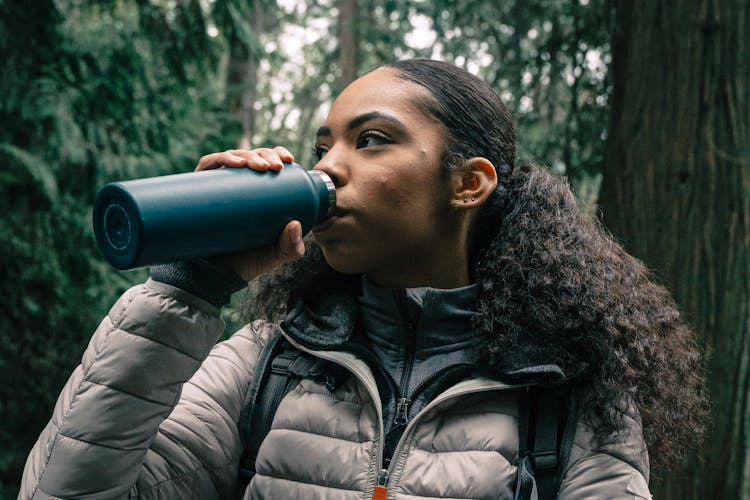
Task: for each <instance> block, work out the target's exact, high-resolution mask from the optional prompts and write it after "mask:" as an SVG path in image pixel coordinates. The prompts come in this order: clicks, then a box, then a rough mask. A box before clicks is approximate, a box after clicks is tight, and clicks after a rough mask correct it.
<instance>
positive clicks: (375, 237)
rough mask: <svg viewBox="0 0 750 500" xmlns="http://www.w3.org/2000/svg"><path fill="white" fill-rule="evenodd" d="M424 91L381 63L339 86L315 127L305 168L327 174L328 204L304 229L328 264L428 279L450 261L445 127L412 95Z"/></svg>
mask: <svg viewBox="0 0 750 500" xmlns="http://www.w3.org/2000/svg"><path fill="white" fill-rule="evenodd" d="M428 95H429V93H428V91H427V90H426V89H425V88H423V87H421V86H419V85H417V84H415V83H412V82H409V81H406V80H403V79H401V78H399V77H398V76H397V75H396V73H395V71H394V70H392V69H388V68H381V69H378V70H375V71H373V72H371V73H369V74H367V75H365V76H363V77H362V78H360V79H358V80H356V81H355V82H354V83H352V84H351V85H350V86H349V87H347V88H346V90H344V92H343V93H342V94H341V95H340V96H339V97H338V98H337V99H336V101H335V102H334V104H333V106H332V107H331V111H330V113H329V114H328V117H327V118H326V120H325V123H324V125H323V126H322V127H321V128H320V129H319V130H318V133H317V139H316V152H317V155H318V156H319V158H320V161H319V162H318V164H317V165H316V166H315V168H316V169H318V170H322V171H324V172H326V173H328V174H329V175H330V176H331V177H332V178H333V179H334V182H335V183H336V188H337V189H336V195H337V207H338V211H337V214H336V215H335V216H334V217H332V218H331V219H329V220H327V221H325V222H323V223H322V224H321V225H319V226H318V227H317V228H315V229H314V230H313V234H314V236H315V239H316V241H317V242H318V244H319V245H320V246H321V248H322V250H323V252H324V254H325V257H326V260H327V261H328V263H329V264H330V265H331V266H332V267H333V268H334V269H336V270H338V271H340V272H344V273H366V274H367V275H368V276H369V277H370V278H371V279H373V281H375V282H376V283H378V284H380V285H383V286H426V285H432V286H438V284H436V281H435V277H436V276H439V273H441V272H444V271H445V266H447V265H453V264H454V260H455V254H456V248H457V245H458V244H459V243H458V242H457V238H456V235H457V233H458V231H456V228H455V227H454V226H455V224H454V223H452V221H451V219H453V217H451V213H450V212H451V206H450V203H451V201H450V200H451V190H450V182H449V181H448V176H445V175H443V174H442V171H441V160H442V155H443V145H444V143H445V138H446V130H445V127H444V126H443V125H442V124H441V123H440V122H439V121H438V120H436V119H435V118H433V117H431V116H428V115H427V114H425V113H424V112H423V111H422V110H421V109H420V108H419V107H418V106H417V105H416V98H417V97H422V98H424V97H426V96H428Z"/></svg>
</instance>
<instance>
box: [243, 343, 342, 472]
mask: <svg viewBox="0 0 750 500" xmlns="http://www.w3.org/2000/svg"><path fill="white" fill-rule="evenodd" d="M325 364H326V362H325V361H324V360H321V359H318V358H315V357H313V356H310V355H309V354H307V353H304V352H302V351H300V350H299V349H296V348H294V346H292V345H291V344H290V343H289V342H287V341H286V339H284V337H283V336H281V335H277V336H275V337H273V338H272V339H271V340H269V342H268V343H267V344H266V345H265V346H264V348H263V351H261V354H260V357H259V358H258V362H257V364H256V365H255V372H254V374H253V379H252V381H251V382H250V386H249V388H248V391H247V395H246V396H245V403H244V405H243V407H242V412H241V414H240V420H239V423H238V427H239V431H240V437H241V438H242V439H243V441H244V443H245V448H244V451H243V453H242V456H241V457H240V470H239V476H240V482H241V484H242V486H247V485H248V484H249V483H250V480H251V479H252V478H253V476H254V475H255V460H256V458H257V457H258V450H259V449H260V445H261V443H262V442H263V440H264V439H265V437H266V435H267V434H268V432H269V431H270V430H271V424H272V423H273V417H274V415H275V414H276V409H277V408H278V407H279V404H280V403H281V400H282V399H283V398H284V396H286V395H287V394H288V393H289V392H290V391H291V390H292V389H294V388H295V387H296V386H297V384H298V383H299V381H300V380H301V379H303V378H305V377H308V376H310V377H314V378H318V374H320V373H322V372H323V371H322V370H321V368H322V366H323V365H325ZM326 385H327V386H328V387H329V389H331V390H333V389H332V386H331V385H329V384H328V382H327V383H326Z"/></svg>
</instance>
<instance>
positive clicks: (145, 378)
mask: <svg viewBox="0 0 750 500" xmlns="http://www.w3.org/2000/svg"><path fill="white" fill-rule="evenodd" d="M514 141H515V136H514V129H513V125H512V123H511V121H510V119H509V117H508V115H507V112H506V111H505V108H504V107H503V105H502V104H501V103H500V101H499V100H498V98H497V97H496V95H495V94H494V93H493V92H492V91H491V90H490V89H489V87H488V86H487V85H486V84H484V83H483V82H481V81H480V80H478V79H476V78H475V77H473V76H471V75H469V74H468V73H466V72H464V71H462V70H460V69H458V68H455V67H453V66H451V65H449V64H446V63H441V62H436V61H428V60H412V61H402V62H397V63H394V64H390V65H387V66H384V67H381V68H379V69H377V70H374V71H372V72H370V73H368V74H367V75H365V76H363V77H361V78H360V79H358V80H357V81H355V82H354V83H353V84H351V85H350V86H349V87H348V88H347V89H346V90H345V91H344V92H343V93H342V94H341V95H340V96H339V97H338V98H337V99H336V101H335V102H334V104H333V106H332V108H331V111H330V113H329V115H328V117H327V119H326V121H325V123H324V124H323V126H322V127H321V128H320V129H319V130H318V133H317V136H316V146H315V155H316V157H317V160H318V162H317V164H316V166H315V168H316V169H319V170H322V171H324V172H326V173H327V174H328V175H329V176H330V177H331V178H332V180H333V181H334V183H335V185H336V188H337V199H338V201H337V211H336V213H335V215H333V216H332V217H331V218H330V219H328V220H326V221H324V222H323V223H322V224H320V225H319V226H318V227H316V228H315V229H314V230H313V235H312V239H308V240H306V241H304V240H303V239H302V235H301V228H300V225H299V223H297V222H292V223H290V224H289V225H288V226H287V227H286V229H285V230H284V232H283V234H282V235H281V237H280V238H279V242H278V244H277V245H276V246H274V247H271V248H266V249H262V250H260V251H254V252H248V253H245V254H242V255H232V256H225V257H222V258H220V259H216V260H214V261H212V262H206V261H191V262H178V263H173V264H169V265H162V266H156V267H154V268H152V271H151V272H152V278H151V279H150V280H149V281H148V282H147V283H146V284H144V285H142V286H138V287H135V288H133V289H131V290H129V291H128V292H126V293H125V294H124V295H123V297H122V298H121V299H120V300H119V301H118V302H117V303H116V304H115V306H114V307H113V309H112V310H111V311H110V313H109V315H108V316H107V317H106V318H105V319H104V320H103V322H102V324H101V326H100V328H99V329H98V330H97V332H96V333H95V334H94V337H93V338H92V341H91V343H90V345H89V347H88V349H87V350H86V352H85V353H84V356H83V360H82V363H81V365H80V366H79V367H78V368H77V369H76V371H75V372H74V373H73V375H72V376H71V379H70V380H69V382H68V384H67V385H66V387H65V388H64V390H63V393H62V394H61V396H60V399H59V401H58V404H57V406H56V408H55V412H54V414H53V417H52V420H51V421H50V423H49V425H48V426H47V428H45V430H44V431H43V432H42V435H41V436H40V438H39V441H38V442H37V444H36V446H35V448H34V449H33V450H32V452H31V455H30V456H29V459H28V461H27V464H26V470H25V472H24V480H23V485H22V491H21V494H20V498H30V497H32V498H49V497H59V498H68V497H73V496H82V495H90V496H91V497H92V498H120V497H126V496H130V497H131V498H233V497H237V498H239V497H242V496H243V495H244V497H245V498H371V497H372V496H373V494H375V493H378V494H383V493H385V494H387V495H388V498H513V497H514V494H515V489H516V487H517V484H516V483H517V480H516V475H517V471H518V464H519V460H520V458H521V457H519V423H521V424H522V422H523V419H522V418H520V417H519V413H523V412H522V411H521V410H519V408H520V406H519V401H521V400H522V399H523V397H524V396H523V394H526V393H527V392H528V391H527V388H528V387H535V386H538V385H540V383H546V384H547V385H550V384H551V385H552V386H553V389H554V390H555V391H556V392H557V393H558V394H561V395H563V397H564V400H565V402H566V406H567V407H568V408H569V410H570V411H569V412H568V415H567V417H568V424H569V428H571V429H572V432H571V436H572V444H571V446H570V447H569V449H568V450H567V451H565V453H564V454H563V455H561V457H560V470H559V476H558V477H559V480H558V481H557V482H556V490H557V492H556V494H557V498H561V499H573V498H614V497H627V498H650V494H649V491H648V486H647V483H648V475H649V461H648V453H647V446H648V449H649V451H650V452H651V455H652V457H655V458H656V459H657V460H658V461H659V462H661V463H664V464H669V463H673V460H675V459H676V458H677V457H679V456H680V455H681V454H682V453H683V451H684V449H685V447H686V443H687V441H688V439H692V438H693V437H694V436H695V435H696V433H699V431H700V428H701V420H702V417H703V415H704V414H705V411H704V404H703V400H702V399H701V398H702V378H701V370H700V363H699V358H698V354H697V350H696V347H695V344H694V340H693V336H692V334H691V332H690V331H689V330H688V329H687V328H686V327H685V325H684V324H683V323H682V322H681V320H680V317H679V314H678V312H677V311H676V309H675V306H674V304H673V303H672V301H671V299H670V297H669V294H668V293H667V292H666V291H665V290H664V289H663V288H662V287H660V286H658V285H655V284H653V283H652V282H651V281H649V278H648V273H647V271H646V269H645V268H644V266H643V265H642V264H641V263H639V262H638V261H637V260H636V259H634V258H632V257H630V256H629V255H627V254H626V253H625V252H624V251H623V250H622V249H621V248H620V247H619V246H618V245H617V244H616V243H615V242H614V241H612V239H611V238H609V237H607V236H606V235H605V234H604V233H603V232H602V231H601V230H600V229H599V228H598V227H597V226H596V225H595V224H594V223H593V222H591V221H590V220H589V219H588V218H587V217H586V216H585V215H584V214H582V213H581V211H580V210H579V209H578V208H576V206H575V202H574V200H573V197H572V195H571V193H570V191H569V190H568V188H567V187H566V186H565V185H564V183H563V182H561V181H559V180H557V179H555V178H554V177H552V176H551V175H550V174H548V173H546V172H545V171H544V170H542V169H539V168H536V167H532V166H521V167H516V166H515V165H514V162H515V154H514ZM292 160H293V158H292V155H291V154H289V152H288V151H286V150H285V149H283V148H280V147H278V148H275V149H258V150H254V151H238V150H235V151H227V152H223V153H215V154H211V155H208V156H205V157H203V158H202V159H201V160H200V162H199V165H198V167H197V169H199V170H201V169H209V168H220V167H231V168H253V169H255V170H267V169H270V170H278V169H279V168H281V167H282V162H289V161H292ZM303 254H305V256H304V258H301V257H302V256H303ZM259 277H260V279H259V281H258V288H259V290H258V294H257V299H256V300H257V302H256V303H255V305H256V306H258V308H259V309H260V310H262V311H263V312H265V313H266V314H267V316H268V317H269V319H270V320H271V321H269V322H266V321H256V322H254V323H252V324H250V325H248V326H246V327H245V328H243V329H242V330H240V331H239V332H238V333H236V334H235V335H234V336H232V337H231V338H230V339H229V340H227V341H225V342H223V343H221V344H218V345H217V346H215V347H213V349H212V346H213V343H214V342H215V341H216V339H217V338H218V337H219V335H220V334H221V332H222V329H223V323H222V321H221V320H220V319H219V317H218V313H219V308H220V307H221V306H222V305H224V304H226V303H227V302H228V300H229V297H230V295H231V294H232V293H234V292H236V291H238V290H239V289H241V288H243V287H244V285H245V284H246V282H248V281H251V280H254V279H256V278H259ZM277 335H283V336H284V337H285V338H286V340H287V341H288V342H289V343H291V344H292V345H294V346H295V347H296V348H298V349H300V350H303V351H305V352H307V353H309V354H310V355H312V356H316V357H319V358H322V359H325V360H328V361H332V362H333V363H334V364H335V365H336V366H339V367H343V368H345V370H344V373H345V376H344V377H343V378H342V379H341V380H340V382H339V383H337V384H336V385H335V386H333V385H330V386H328V387H326V385H325V384H323V383H322V382H320V381H318V380H316V379H315V378H314V377H311V378H303V380H302V381H301V382H300V383H299V385H298V386H297V387H296V388H295V389H294V390H293V391H292V392H290V393H289V394H288V395H287V396H286V397H284V399H283V400H282V401H281V404H280V405H279V407H278V410H277V411H276V414H275V417H274V421H273V428H272V429H271V431H270V432H269V434H268V435H267V436H266V438H265V439H264V441H263V443H262V445H261V446H260V450H259V452H258V457H257V460H256V461H255V472H256V473H255V475H254V477H253V478H252V481H251V482H250V484H249V486H248V487H247V488H246V489H245V487H244V485H242V484H241V482H240V481H239V479H238V470H237V469H238V462H239V459H240V455H241V454H242V451H243V448H244V443H243V441H242V439H241V437H240V435H239V432H238V429H237V422H238V419H239V416H240V412H241V411H242V406H243V403H244V400H245V395H246V392H247V389H248V385H249V384H250V381H251V380H252V378H253V370H254V367H255V365H256V362H257V360H258V356H259V354H260V352H261V351H262V348H263V346H264V345H265V344H266V343H268V341H269V340H270V339H271V338H274V337H275V336H277ZM438 375H439V376H438ZM575 408H578V409H579V411H573V409H575ZM571 423H572V426H571V425H570V424H571ZM376 483H379V484H380V488H376Z"/></svg>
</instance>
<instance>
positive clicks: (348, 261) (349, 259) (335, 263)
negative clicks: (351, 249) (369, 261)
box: [321, 245, 367, 274]
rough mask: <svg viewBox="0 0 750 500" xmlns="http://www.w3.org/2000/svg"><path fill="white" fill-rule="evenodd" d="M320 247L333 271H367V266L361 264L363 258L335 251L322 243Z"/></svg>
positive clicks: (358, 272) (347, 272) (343, 272)
mask: <svg viewBox="0 0 750 500" xmlns="http://www.w3.org/2000/svg"><path fill="white" fill-rule="evenodd" d="M321 249H322V250H323V256H324V257H325V259H326V262H327V263H328V265H329V266H331V269H333V270H334V271H336V272H339V273H342V274H363V273H365V272H367V269H366V267H367V266H364V265H363V259H361V258H356V257H355V256H353V255H351V254H346V253H342V252H337V251H335V250H332V249H331V248H330V247H329V248H326V247H323V246H322V245H321Z"/></svg>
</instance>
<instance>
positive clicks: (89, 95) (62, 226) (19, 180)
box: [0, 0, 231, 498]
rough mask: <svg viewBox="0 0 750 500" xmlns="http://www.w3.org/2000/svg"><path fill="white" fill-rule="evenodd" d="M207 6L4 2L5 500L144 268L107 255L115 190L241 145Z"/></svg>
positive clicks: (0, 346)
mask: <svg viewBox="0 0 750 500" xmlns="http://www.w3.org/2000/svg"><path fill="white" fill-rule="evenodd" d="M206 24H207V23H206V17H205V13H204V11H203V7H202V5H201V2H200V0H190V1H184V2H162V1H154V2H148V1H139V2H62V1H47V0H40V1H38V2H33V3H31V4H30V3H28V2H23V1H18V0H2V1H0V60H1V61H2V63H3V71H2V72H1V73H0V213H2V218H0V267H2V270H3V279H2V280H0V294H1V295H2V297H3V301H2V303H3V305H2V307H1V308H0V414H2V415H3V426H2V428H1V429H0V498H4V497H6V496H8V497H9V496H11V495H15V492H14V490H15V491H17V484H18V480H19V478H20V474H21V469H22V467H23V463H24V460H25V456H26V454H27V453H28V451H29V449H30V448H31V446H32V445H33V442H34V440H35V439H36V437H37V436H38V435H39V432H40V431H41V430H42V428H43V426H44V423H45V422H46V421H47V419H48V418H49V414H50V412H51V409H52V407H53V404H54V400H55V398H56V397H57V394H58V393H59V390H60V388H61V387H62V385H63V384H64V381H65V379H66V378H67V376H68V374H69V373H70V372H71V371H72V369H73V367H74V366H75V365H76V364H78V362H79V360H80V355H81V352H82V351H83V349H84V347H85V345H86V343H87V342H88V339H89V337H90V334H91V332H92V331H93V329H94V328H95V327H96V324H97V323H98V321H99V320H100V318H101V317H102V315H103V314H105V313H106V311H107V308H108V307H109V306H110V305H111V303H112V301H113V300H114V298H115V297H116V296H117V295H118V294H119V293H121V292H122V291H123V290H125V289H126V288H128V287H129V286H131V285H132V284H133V283H135V282H138V281H142V280H143V278H144V274H145V273H144V272H142V271H141V272H130V273H120V272H117V271H115V270H113V269H111V268H109V266H107V265H106V264H105V263H104V262H103V260H102V259H101V258H100V257H99V255H98V252H97V251H96V249H95V247H94V244H93V237H92V231H91V216H90V213H91V205H92V202H93V197H94V194H95V193H96V190H97V189H98V188H99V187H100V186H101V185H102V184H104V183H105V182H106V181H109V180H114V179H124V178H134V177H144V176H152V175H159V174H163V173H174V172H178V171H186V170H189V169H191V168H192V167H193V166H194V165H195V162H196V159H197V158H198V157H199V156H200V154H199V153H200V152H201V151H206V150H219V149H226V148H227V147H230V146H231V144H227V143H226V142H225V141H224V140H223V138H222V137H221V134H220V127H219V126H218V124H220V123H223V122H224V121H226V117H225V115H224V114H223V113H219V112H217V109H219V106H218V104H219V103H220V95H221V93H220V92H219V91H218V89H217V88H216V87H215V86H213V85H212V82H215V81H216V80H217V79H216V78H214V77H213V75H215V74H216V72H217V65H216V64H215V61H216V59H217V57H216V55H217V44H216V43H215V42H214V41H212V40H211V39H210V38H209V37H208V36H207V34H206Z"/></svg>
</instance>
